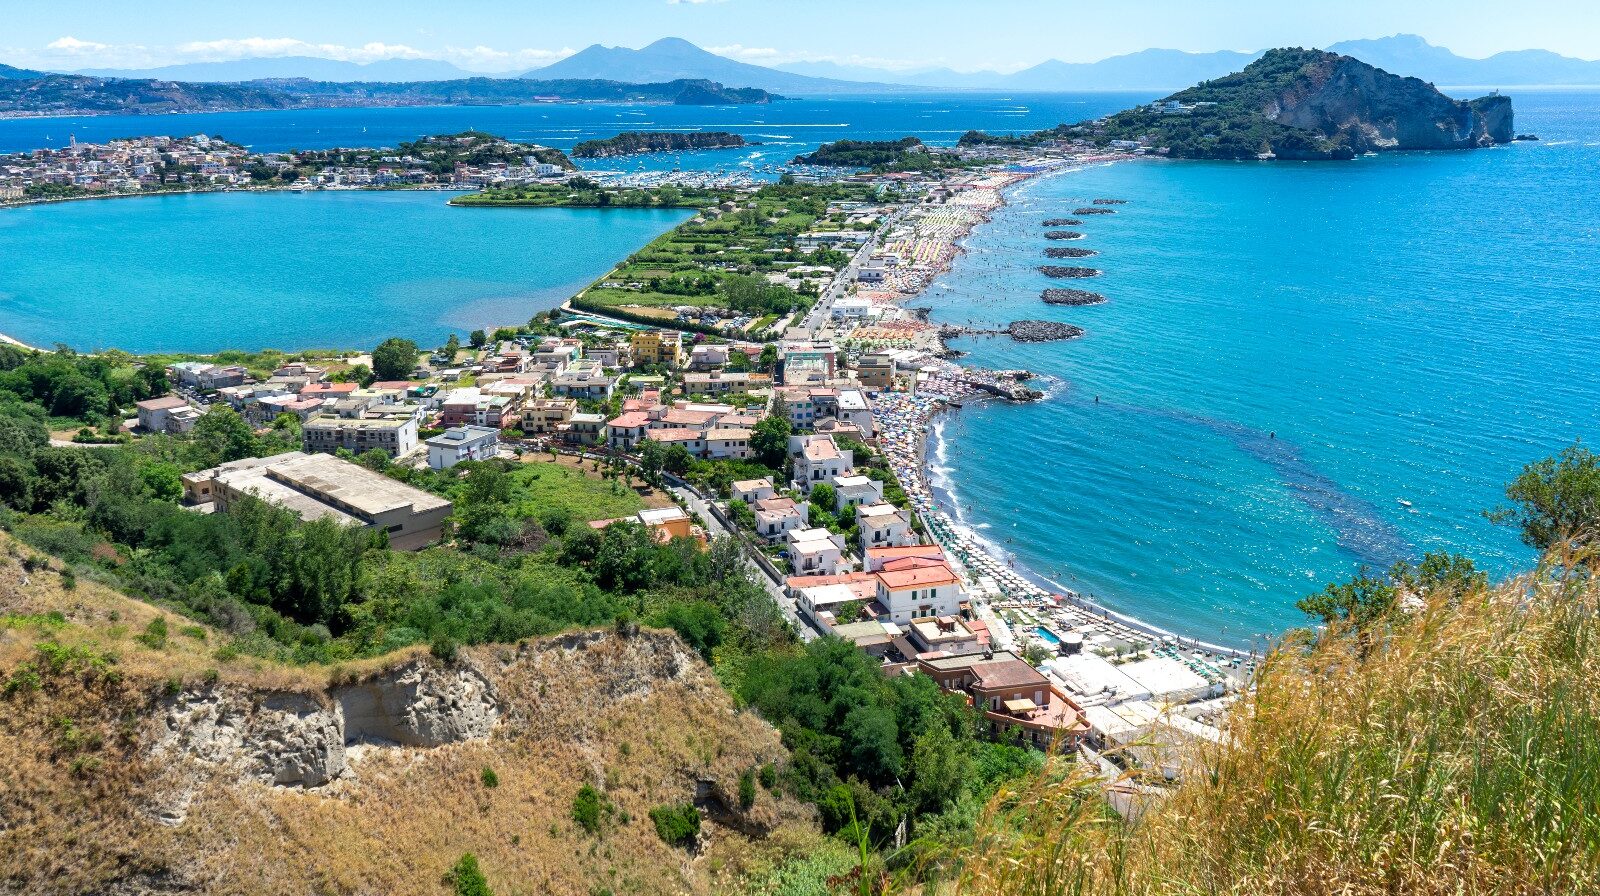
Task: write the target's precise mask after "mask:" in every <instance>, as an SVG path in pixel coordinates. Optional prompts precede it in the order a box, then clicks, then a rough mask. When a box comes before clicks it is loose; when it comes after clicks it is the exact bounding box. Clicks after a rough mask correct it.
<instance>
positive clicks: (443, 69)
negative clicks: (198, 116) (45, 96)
mask: <svg viewBox="0 0 1600 896" xmlns="http://www.w3.org/2000/svg"><path fill="white" fill-rule="evenodd" d="M73 74H78V75H91V76H93V77H97V78H136V79H137V78H154V79H156V80H160V81H186V82H190V83H202V84H206V83H234V82H240V81H259V80H262V79H264V78H306V79H309V80H312V81H339V82H352V81H388V82H406V81H454V80H457V79H460V78H472V77H479V76H480V75H478V73H476V72H469V71H466V70H465V69H461V68H457V67H456V66H454V65H452V64H450V63H448V62H445V61H443V60H439V59H384V60H380V61H378V62H369V63H366V64H361V63H357V62H341V61H339V60H337V59H321V58H318V57H315V56H275V57H270V58H257V59H235V60H232V61H229V62H188V63H184V64H182V65H164V66H161V67H159V68H141V69H116V68H99V69H84V70H82V71H78V72H73ZM506 76H507V77H510V75H509V74H508V75H506Z"/></svg>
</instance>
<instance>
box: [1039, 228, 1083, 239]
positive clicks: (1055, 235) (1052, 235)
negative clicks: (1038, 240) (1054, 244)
mask: <svg viewBox="0 0 1600 896" xmlns="http://www.w3.org/2000/svg"><path fill="white" fill-rule="evenodd" d="M1044 238H1045V239H1047V240H1081V239H1083V234H1081V233H1079V232H1078V231H1076V230H1052V231H1050V232H1049V233H1047V234H1045V235H1044Z"/></svg>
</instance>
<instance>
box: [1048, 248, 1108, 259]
mask: <svg viewBox="0 0 1600 896" xmlns="http://www.w3.org/2000/svg"><path fill="white" fill-rule="evenodd" d="M1099 254H1100V253H1099V252H1096V251H1094V250H1093V249H1079V248H1076V247H1074V246H1051V247H1050V248H1048V249H1046V250H1044V257H1045V258H1093V257H1094V256H1096V255H1099Z"/></svg>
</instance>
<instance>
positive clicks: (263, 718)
mask: <svg viewBox="0 0 1600 896" xmlns="http://www.w3.org/2000/svg"><path fill="white" fill-rule="evenodd" d="M499 719H500V702H499V700H498V698H497V697H496V696H495V693H494V689H493V687H492V686H491V685H490V683H489V681H488V679H486V678H485V677H484V676H483V674H482V673H481V672H480V671H479V670H478V669H476V668H475V667H473V666H471V665H468V664H461V665H457V666H454V667H449V668H446V667H441V666H438V665H436V664H433V663H429V662H425V661H416V662H412V663H408V664H406V665H404V666H400V667H399V668H396V669H393V670H391V671H389V672H385V673H382V674H380V675H378V676H376V677H374V678H371V679H367V680H364V681H361V682H357V683H354V684H348V685H341V686H338V687H335V688H332V689H330V691H329V692H328V693H327V694H315V695H313V694H298V693H289V692H268V693H262V692H257V691H249V690H245V689H241V688H237V687H230V686H220V685H209V686H205V687H201V688H199V689H195V690H186V691H181V692H179V693H178V694H176V695H174V696H172V697H169V698H167V700H166V711H165V713H164V714H163V716H162V718H161V729H160V731H159V732H158V734H157V738H156V740H155V743H154V745H153V747H152V750H151V752H152V753H153V754H154V755H156V756H158V757H173V758H177V757H187V758H189V759H192V760H194V761H196V762H199V763H201V764H204V765H210V766H221V767H225V768H229V769H233V770H235V771H237V772H238V773H239V774H241V775H245V776H247V777H250V778H254V779H256V780H258V781H262V782H264V783H268V784H278V785H283V786H289V787H321V786H322V785H324V784H327V783H329V782H330V781H333V780H335V779H337V778H339V777H341V776H342V775H344V773H345V772H346V770H347V768H348V766H347V763H346V757H345V747H346V746H347V745H349V744H354V743H361V742H375V743H386V744H400V745H405V746H413V747H436V746H439V745H441V744H447V743H456V742H459V741H464V740H472V739H477V738H484V737H488V736H489V734H490V732H491V731H492V730H493V729H494V726H495V724H496V723H497V722H498V721H499ZM181 803H182V801H180V804H179V805H175V806H173V807H171V808H170V809H167V810H163V817H164V820H181V818H182V808H183V807H182V805H181ZM167 815H171V816H173V818H172V819H166V816H167Z"/></svg>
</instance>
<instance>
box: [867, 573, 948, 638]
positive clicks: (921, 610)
mask: <svg viewBox="0 0 1600 896" xmlns="http://www.w3.org/2000/svg"><path fill="white" fill-rule="evenodd" d="M876 575H877V577H878V603H879V604H882V605H883V609H884V614H885V615H887V616H888V617H889V621H890V622H893V623H896V624H899V625H904V624H905V623H908V622H910V621H911V620H912V619H916V618H920V617H923V616H955V615H957V614H958V613H960V612H961V602H962V601H963V600H964V599H965V595H964V594H963V593H962V590H961V580H960V579H959V578H957V577H956V574H955V571H954V570H952V569H951V568H950V566H949V564H946V563H938V564H934V565H932V566H920V567H917V568H913V569H898V570H884V571H881V572H878V573H876Z"/></svg>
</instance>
